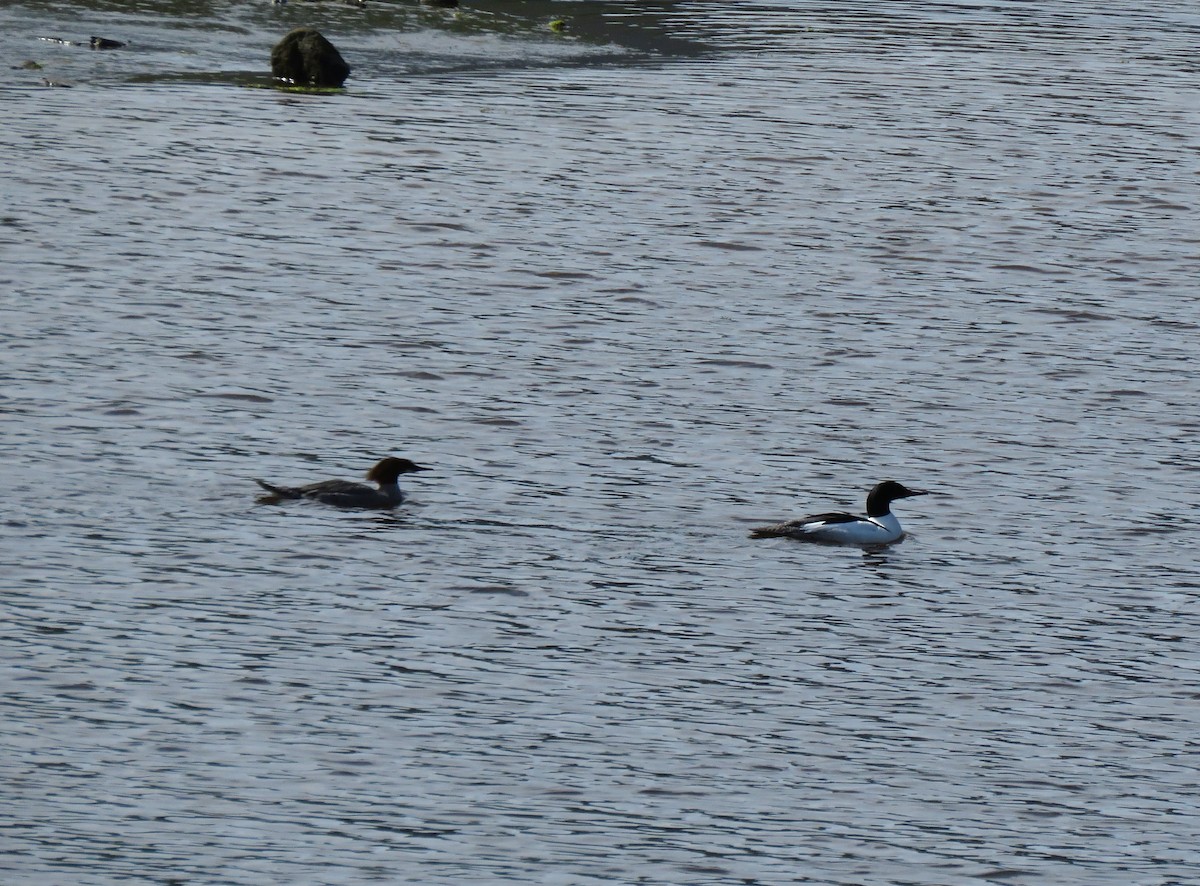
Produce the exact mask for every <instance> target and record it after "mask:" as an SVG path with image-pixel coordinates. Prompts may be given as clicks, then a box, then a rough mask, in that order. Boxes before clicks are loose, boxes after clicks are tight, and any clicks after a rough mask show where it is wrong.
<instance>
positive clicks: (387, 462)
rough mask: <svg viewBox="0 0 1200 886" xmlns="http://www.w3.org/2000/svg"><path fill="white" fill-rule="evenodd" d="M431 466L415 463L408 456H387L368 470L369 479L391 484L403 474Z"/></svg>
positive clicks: (374, 481)
mask: <svg viewBox="0 0 1200 886" xmlns="http://www.w3.org/2000/svg"><path fill="white" fill-rule="evenodd" d="M428 470H429V468H426V467H422V466H421V465H418V464H414V463H413V462H411V461H409V460H408V459H407V458H385V459H384V460H383V461H381V462H379V464H377V465H375V467H373V468H371V470H369V471H367V479H368V480H370V481H371V482H373V483H379V484H381V485H389V484H392V483H395V482H396V479H397V478H398V477H399V476H400V475H401V474H411V473H413V472H415V471H428Z"/></svg>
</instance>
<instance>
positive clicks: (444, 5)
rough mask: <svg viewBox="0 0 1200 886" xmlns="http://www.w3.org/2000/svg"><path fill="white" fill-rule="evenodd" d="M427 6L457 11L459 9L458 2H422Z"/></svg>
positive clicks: (428, 0)
mask: <svg viewBox="0 0 1200 886" xmlns="http://www.w3.org/2000/svg"><path fill="white" fill-rule="evenodd" d="M421 2H422V3H424V4H425V5H426V6H437V7H438V8H440V9H455V8H457V7H458V0H421Z"/></svg>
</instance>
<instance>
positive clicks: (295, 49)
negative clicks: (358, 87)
mask: <svg viewBox="0 0 1200 886" xmlns="http://www.w3.org/2000/svg"><path fill="white" fill-rule="evenodd" d="M271 73H272V74H274V75H275V76H276V77H278V78H279V79H280V80H287V81H289V82H291V83H295V84H297V85H300V86H341V85H342V84H343V83H345V82H346V78H347V77H349V76H350V66H349V65H348V64H346V62H345V60H343V59H342V55H341V53H340V52H338V51H337V49H335V48H334V45H333V44H332V43H330V42H329V41H328V40H326V39H325V38H324V37H322V36H321V32H320V31H318V30H317V29H316V28H296V30H294V31H292V32H290V33H289V34H287V36H285V37H284V38H283V39H282V40H280V41H279V42H278V43H276V44H275V48H274V49H272V50H271Z"/></svg>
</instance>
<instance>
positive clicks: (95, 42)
mask: <svg viewBox="0 0 1200 886" xmlns="http://www.w3.org/2000/svg"><path fill="white" fill-rule="evenodd" d="M91 45H92V49H120V48H121V47H122V46H124V45H125V44H124V43H122V42H121V41H120V40H107V39H105V38H104V37H93V38H92V44H91Z"/></svg>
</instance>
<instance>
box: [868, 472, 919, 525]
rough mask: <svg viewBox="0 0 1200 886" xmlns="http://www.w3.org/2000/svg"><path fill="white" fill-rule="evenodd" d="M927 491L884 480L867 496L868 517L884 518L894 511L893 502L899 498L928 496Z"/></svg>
mask: <svg viewBox="0 0 1200 886" xmlns="http://www.w3.org/2000/svg"><path fill="white" fill-rule="evenodd" d="M928 494H929V490H927V489H909V488H908V487H907V486H903V485H901V484H900V483H897V482H896V481H895V480H884V481H883V482H882V483H877V484H876V485H875V488H874V489H872V490H871V492H870V494H869V495H868V496H867V516H868V517H882V516H883V515H884V514H886V513H888V512H889V511H890V510H891V509H892V502H894V501H895V500H896V499H898V498H909V497H910V496H913V495H928Z"/></svg>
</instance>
